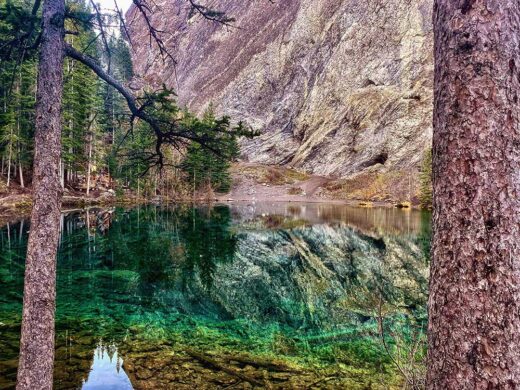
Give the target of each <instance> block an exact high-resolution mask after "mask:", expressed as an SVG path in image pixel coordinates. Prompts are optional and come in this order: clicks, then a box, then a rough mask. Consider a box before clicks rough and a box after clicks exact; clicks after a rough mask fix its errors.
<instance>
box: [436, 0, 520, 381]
mask: <svg viewBox="0 0 520 390" xmlns="http://www.w3.org/2000/svg"><path fill="white" fill-rule="evenodd" d="M434 29H435V67H436V70H435V108H434V136H433V153H434V155H433V185H434V215H433V226H434V236H433V246H432V265H431V282H430V300H429V318H430V323H429V328H428V332H429V340H428V347H429V351H428V374H427V385H428V388H429V389H514V388H515V387H516V386H518V384H519V383H520V110H519V109H518V99H519V94H520V89H519V86H520V85H519V84H520V82H519V80H520V72H519V69H520V49H519V47H520V2H518V1H517V0H436V1H435V7H434Z"/></svg>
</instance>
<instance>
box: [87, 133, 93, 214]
mask: <svg viewBox="0 0 520 390" xmlns="http://www.w3.org/2000/svg"><path fill="white" fill-rule="evenodd" d="M93 138H94V134H93V133H90V134H89V138H88V166H87V196H88V195H89V193H90V174H91V170H92V141H93ZM87 214H88V213H87Z"/></svg>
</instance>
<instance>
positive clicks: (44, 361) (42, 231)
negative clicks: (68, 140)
mask: <svg viewBox="0 0 520 390" xmlns="http://www.w3.org/2000/svg"><path fill="white" fill-rule="evenodd" d="M64 17H65V2H64V1H63V0H45V2H44V5H43V26H42V37H41V38H42V40H41V49H40V50H41V51H40V59H39V66H38V92H37V97H36V101H37V106H36V121H35V122H36V134H35V154H34V175H33V202H34V205H33V210H32V215H31V231H30V234H29V243H28V249H27V259H26V263H25V282H24V298H23V318H22V336H21V344H20V361H19V366H18V382H17V389H24V390H25V389H27V390H29V389H30V390H35V389H38V390H40V389H52V377H53V363H54V312H55V300H56V291H55V290H56V251H57V246H58V238H59V231H60V205H61V195H62V189H61V186H60V181H59V162H60V151H61V144H60V135H61V97H62V87H63V82H62V81H63V80H62V77H63V75H62V67H63V57H64V45H63V37H64V27H63V25H64Z"/></svg>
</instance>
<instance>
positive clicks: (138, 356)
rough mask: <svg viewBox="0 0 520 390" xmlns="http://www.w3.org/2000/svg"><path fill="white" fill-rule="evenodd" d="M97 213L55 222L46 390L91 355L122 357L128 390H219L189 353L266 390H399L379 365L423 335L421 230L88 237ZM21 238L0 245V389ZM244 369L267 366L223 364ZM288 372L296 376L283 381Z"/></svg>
mask: <svg viewBox="0 0 520 390" xmlns="http://www.w3.org/2000/svg"><path fill="white" fill-rule="evenodd" d="M101 211H102V210H91V211H90V212H89V213H85V212H77V213H72V214H70V215H68V216H66V217H65V218H64V223H63V226H64V229H63V233H62V238H61V243H60V251H59V256H58V290H57V314H56V329H57V332H56V338H57V354H56V375H55V376H56V378H55V387H56V388H70V387H69V386H71V384H74V386H78V385H80V384H81V383H82V381H85V380H87V377H88V373H89V370H90V366H91V362H92V359H93V351H94V350H95V349H96V347H97V346H98V345H99V344H100V342H103V343H108V344H110V345H114V346H115V347H114V348H116V349H117V350H118V351H119V352H120V355H121V356H123V359H124V360H125V362H126V363H125V364H126V365H127V370H128V372H129V376H130V379H131V380H132V383H133V384H134V386H135V387H137V388H147V387H146V386H147V385H145V382H146V381H148V382H149V381H150V378H151V377H150V375H152V374H153V376H154V378H156V382H155V385H156V386H159V387H160V386H166V387H165V388H167V387H168V386H172V384H173V383H175V384H176V386H178V387H179V388H182V386H183V385H186V386H190V385H193V384H196V383H198V384H199V385H200V386H201V388H219V386H221V387H225V386H227V385H229V381H230V378H229V376H230V375H227V376H226V375H224V374H222V372H220V371H219V370H215V369H214V368H213V369H209V368H208V367H207V366H205V365H204V364H202V363H201V362H200V361H198V360H197V359H195V358H193V356H191V355H189V353H187V351H199V352H203V353H204V354H206V355H207V356H213V357H215V358H214V359H216V360H217V361H218V362H219V364H222V365H227V366H230V367H235V368H233V369H236V370H240V372H244V373H246V374H247V373H249V374H247V375H256V376H259V375H260V373H262V372H264V371H265V373H264V374H262V375H263V376H266V378H267V379H266V378H264V379H262V380H265V381H267V382H269V383H271V382H272V383H271V385H272V386H271V387H273V388H276V387H277V386H282V387H281V388H283V386H293V387H294V388H298V387H302V386H303V387H305V386H309V385H311V384H312V385H313V386H314V387H316V388H319V387H323V388H389V387H390V388H391V387H398V386H400V385H401V384H402V382H403V378H402V377H401V376H400V373H399V372H398V370H397V369H396V367H395V364H394V363H393V361H392V358H391V356H390V354H396V353H397V352H396V351H399V352H398V353H401V354H403V351H407V350H409V349H411V348H412V347H413V346H414V337H415V335H416V330H417V329H419V330H420V331H419V333H421V332H422V334H424V332H423V331H421V329H422V328H423V327H424V324H425V322H426V316H425V309H424V307H425V302H426V282H427V271H425V269H426V268H427V261H425V259H424V254H425V250H424V241H425V238H424V236H425V235H427V234H428V231H427V230H424V229H423V230H420V231H417V232H415V231H412V232H409V231H408V232H407V234H398V235H396V234H395V233H394V234H392V235H389V236H386V235H384V234H379V235H373V234H365V233H363V232H361V231H357V230H355V229H352V228H351V227H347V226H342V225H337V223H335V224H325V225H323V226H319V225H316V226H314V227H312V226H306V225H304V226H302V225H300V224H299V223H297V224H294V226H292V225H291V231H290V232H289V231H287V230H286V229H287V228H286V227H284V226H278V227H277V228H276V229H275V230H273V227H272V226H266V229H265V231H258V230H256V231H255V232H249V231H247V229H246V230H243V229H241V222H240V218H238V217H237V214H239V212H240V210H236V209H233V207H231V208H230V207H227V206H226V207H224V206H217V207H215V208H206V207H195V208H190V207H177V208H165V207H145V208H134V209H117V210H114V212H113V213H112V214H111V215H112V219H111V221H110V227H109V228H106V227H104V226H100V225H99V224H98V226H97V227H96V226H95V223H97V222H95V223H94V224H93V223H92V220H94V221H97V220H98V217H97V216H98V215H99V214H100V212H101ZM103 212H104V211H103ZM370 212H372V211H370ZM373 212H377V210H375V211H373ZM369 217H370V216H367V218H369ZM263 219H266V220H269V219H268V218H265V217H264V218H263ZM86 225H87V226H89V227H90V228H89V229H86V228H85V226H86ZM92 225H94V228H92ZM289 225H290V224H289ZM289 225H288V226H289ZM28 228H29V226H28V223H27V222H25V223H24V224H23V225H22V224H21V223H20V224H18V225H14V226H10V227H9V228H8V230H6V228H4V229H3V230H2V231H1V233H0V236H1V238H2V241H1V243H2V244H1V245H2V251H1V254H0V281H1V282H2V285H3V286H5V288H4V289H3V291H2V292H0V342H1V343H2V347H3V348H2V355H1V356H0V388H4V387H5V388H9V386H12V384H13V381H14V378H15V371H16V357H17V348H18V337H19V323H20V313H21V298H22V297H21V292H22V291H23V259H24V252H25V246H26V237H27V234H26V233H27V230H28ZM425 232H426V233H425ZM381 302H383V303H382V304H381ZM381 310H382V311H383V313H382V314H381V313H379V312H381ZM381 316H384V324H383V327H384V329H385V330H386V334H385V335H384V336H383V337H385V338H386V339H385V340H386V341H387V346H388V347H387V348H385V347H384V344H383V343H382V340H381V335H380V325H379V322H378V321H379V320H380V318H379V317H381ZM388 348H390V351H388V350H387V349H388ZM418 350H419V352H418V354H417V356H415V357H414V359H416V360H417V362H416V363H417V364H418V365H420V364H421V359H422V357H421V356H422V355H423V354H424V348H419V349H418ZM389 353H390V354H389ZM244 356H246V357H247V359H249V361H251V362H257V363H258V362H259V361H262V362H266V361H269V362H274V363H272V364H271V368H270V369H265V368H264V367H265V363H264V366H262V365H261V364H259V365H258V366H254V365H252V364H245V365H244V364H240V362H236V361H234V360H233V357H235V358H237V357H242V360H246V358H244ZM151 361H153V362H154V365H155V366H156V368H153V367H148V365H149V362H151ZM175 366H178V367H177V368H176V369H175V370H174V371H175V373H172V368H171V367H175ZM157 367H162V370H159V369H158V368H157ZM272 367H284V369H283V370H282V369H281V368H280V371H277V370H276V369H273V368H272ZM287 367H290V368H292V369H293V370H295V371H296V373H294V372H293V373H291V375H289V376H288V375H287ZM284 370H285V371H284ZM184 371H185V372H184ZM244 375H245V374H244ZM263 376H262V378H263ZM291 378H293V379H291ZM294 378H296V379H294ZM298 378H299V379H298ZM235 379H236V378H235ZM219 381H220V382H219ZM290 381H293V382H290ZM298 381H299V382H298ZM318 381H319V382H318ZM184 382H186V383H184ZM267 382H266V383H267ZM219 383H220V384H219ZM211 386H214V387H211ZM148 388H153V387H148ZM186 388H189V387H186Z"/></svg>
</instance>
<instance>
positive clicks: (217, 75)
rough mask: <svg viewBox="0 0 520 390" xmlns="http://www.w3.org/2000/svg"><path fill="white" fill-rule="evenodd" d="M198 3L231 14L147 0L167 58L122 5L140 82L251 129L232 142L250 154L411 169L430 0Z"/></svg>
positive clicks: (428, 95)
mask: <svg viewBox="0 0 520 390" xmlns="http://www.w3.org/2000/svg"><path fill="white" fill-rule="evenodd" d="M201 3H202V4H203V5H208V6H209V5H211V8H212V9H215V10H219V11H223V12H225V13H226V15H227V16H229V17H233V18H235V21H234V22H231V25H230V26H225V25H221V24H218V23H215V22H211V21H208V20H206V19H204V18H203V17H202V16H201V15H199V14H197V13H194V12H191V11H190V6H189V2H187V1H185V0H157V1H155V2H154V3H153V4H154V6H153V7H152V8H151V12H149V19H150V21H151V23H152V24H153V25H154V26H156V27H157V28H158V30H160V32H159V36H160V38H161V39H162V40H163V41H164V43H165V46H166V47H167V48H168V50H169V52H170V53H171V54H172V56H173V58H175V63H174V62H173V60H172V59H171V58H169V57H168V56H161V55H160V52H159V50H158V47H157V46H156V45H155V44H154V42H153V41H151V40H150V37H149V33H148V30H147V25H146V22H145V19H144V18H143V17H142V15H141V13H140V12H139V10H137V9H136V8H135V7H132V8H130V10H129V11H128V12H127V15H126V18H127V24H128V29H129V33H130V40H131V42H132V44H133V46H134V50H133V62H134V69H135V72H136V74H137V76H138V77H140V78H141V79H142V80H144V82H145V83H146V84H147V85H148V86H150V87H158V86H161V85H162V84H165V85H167V86H168V87H172V88H174V89H175V91H176V92H177V93H178V99H179V102H180V103H181V104H182V105H186V106H188V107H189V108H190V109H191V110H194V111H196V112H198V113H201V112H203V111H204V110H205V109H206V108H207V107H208V105H209V104H210V103H212V104H213V105H214V108H215V110H216V111H217V113H218V114H226V115H230V116H231V117H232V119H233V120H236V121H238V120H243V121H245V122H247V123H248V124H249V125H251V126H252V127H253V128H255V129H258V130H261V131H262V135H261V136H260V137H258V138H256V139H254V140H245V141H243V144H242V151H243V157H244V158H245V159H247V160H249V161H251V162H258V163H265V164H287V165H290V166H294V167H298V168H300V169H302V170H305V171H307V172H311V173H315V174H321V175H330V176H336V177H348V176H351V175H353V174H357V173H359V172H365V171H371V172H372V171H373V170H374V169H376V170H378V171H380V172H390V171H395V170H399V171H405V172H407V171H410V172H412V171H414V172H415V171H416V169H417V167H418V166H419V165H420V162H421V160H422V156H423V152H424V150H425V149H426V148H428V147H429V145H430V143H431V133H432V126H431V117H432V107H433V104H432V101H433V93H432V85H433V32H432V23H431V18H432V15H431V14H432V7H433V4H432V3H433V1H432V0H407V1H401V0H386V1H383V0H284V1H275V2H270V1H268V0H265V1H261V0H258V1H234V0H215V1H212V2H211V3H209V2H201ZM206 3H207V4H206Z"/></svg>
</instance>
